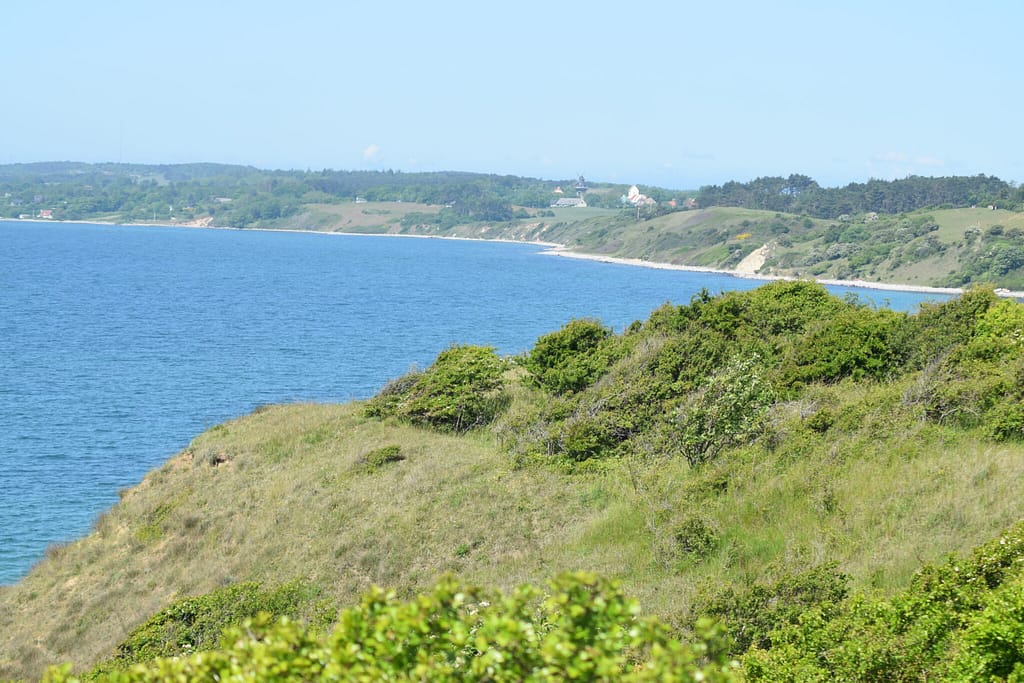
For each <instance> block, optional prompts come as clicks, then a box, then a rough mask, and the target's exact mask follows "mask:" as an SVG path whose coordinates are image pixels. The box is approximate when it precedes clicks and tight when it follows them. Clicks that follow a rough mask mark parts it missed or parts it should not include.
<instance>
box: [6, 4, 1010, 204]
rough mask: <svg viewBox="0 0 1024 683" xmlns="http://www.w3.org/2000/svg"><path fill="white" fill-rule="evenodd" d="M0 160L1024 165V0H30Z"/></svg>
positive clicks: (771, 167) (14, 41) (631, 175)
mask: <svg viewBox="0 0 1024 683" xmlns="http://www.w3.org/2000/svg"><path fill="white" fill-rule="evenodd" d="M5 5H6V6H5V7H3V8H2V9H0V22H2V25H3V27H4V30H3V31H2V36H0V68H2V69H3V78H2V79H0V83H2V84H3V86H2V87H0V93H2V95H0V97H2V99H0V163H13V162H28V161H51V160H75V161H89V162H101V161H119V160H120V161H124V162H137V163H178V162H192V161H213V162H223V163H238V164H251V165H254V166H258V167H261V168H281V169H307V168H309V169H322V168H333V169H346V170H348V169H388V168H391V169H396V170H403V171H421V170H463V171H480V172H488V173H503V174H504V173H510V174H516V175H527V176H537V177H542V178H550V179H561V178H567V177H574V176H575V175H577V174H579V173H583V174H585V175H586V176H587V177H588V178H591V179H593V180H600V181H614V182H629V183H640V184H652V185H661V186H666V187H672V188H697V187H699V186H701V185H706V184H712V183H722V182H725V181H728V180H749V179H752V178H755V177H757V176H762V175H788V174H790V173H803V174H806V175H809V176H811V177H813V178H815V179H816V180H818V181H819V182H821V183H822V184H823V185H828V186H835V185H844V184H846V183H849V182H853V181H864V180H867V179H868V178H900V177H904V176H906V175H910V174H919V175H929V176H931V175H936V176H937V175H974V174H978V173H985V174H989V175H996V176H999V177H1001V178H1003V179H1004V180H1012V181H1024V135H1021V134H1020V133H1021V131H1020V128H1021V121H1022V120H1024V116H1022V113H1024V87H1022V80H1024V78H1022V68H1021V66H1020V63H1021V58H1020V55H1019V50H1018V48H1017V46H1018V45H1019V33H1020V31H1021V29H1022V27H1024V3H1021V2H1019V0H1003V1H998V2H997V1H993V0H980V1H976V2H972V3H960V2H957V3H952V2H941V1H935V0H933V1H932V2H927V3H925V2H917V1H914V0H911V1H907V2H893V1H892V0H887V1H885V2H877V1H875V0H860V1H857V2H845V1H844V2H825V0H820V1H819V2H787V1H786V0H779V1H776V2H763V1H757V2H739V1H737V2H729V1H727V0H726V1H723V2H715V3H701V4H700V5H698V4H696V3H689V2H636V3H624V2H622V3H610V2H603V1H595V2H585V3H580V2H575V3H558V4H552V3H547V2H534V1H533V0H524V1H521V2H505V3H489V2H480V1H476V2H446V1H444V0H438V1H436V2H429V3H424V2H395V1H392V0H375V1H374V2H360V3H351V2H345V1H336V2H327V1H315V0H290V1H289V2H281V1H279V0H278V1H275V2H264V1H262V0H248V1H246V2H235V1H234V0H225V1H222V2H218V1H217V0H206V1H205V2H197V1H194V0H176V1H175V2H146V1H139V0H136V1H134V2H120V1H114V0H94V1H93V2H81V1H80V0H74V1H66V0H33V2H11V3H5Z"/></svg>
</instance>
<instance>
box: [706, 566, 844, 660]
mask: <svg viewBox="0 0 1024 683" xmlns="http://www.w3.org/2000/svg"><path fill="white" fill-rule="evenodd" d="M848 580H849V578H848V577H847V576H845V575H844V574H841V573H839V572H838V571H836V567H835V565H834V564H826V565H822V566H819V567H814V568H813V569H809V570H807V571H805V572H801V573H799V574H784V575H783V576H781V577H780V578H778V579H775V580H773V581H765V582H757V583H754V584H752V585H749V586H745V587H742V588H734V587H732V586H730V587H727V588H725V589H722V590H719V591H717V592H716V593H715V594H714V595H712V596H710V597H708V598H706V599H705V600H702V601H699V605H698V607H697V608H696V610H697V612H698V613H700V614H707V615H709V616H712V617H715V618H718V619H721V620H722V622H723V625H724V627H725V628H726V630H727V632H728V633H729V635H730V636H731V637H732V639H733V642H734V643H735V645H736V652H745V651H746V650H748V649H749V648H750V647H752V646H756V647H758V648H761V649H769V648H770V647H771V645H772V641H771V632H772V631H774V630H776V629H778V628H781V627H783V626H786V625H796V624H797V623H798V618H799V617H800V615H801V614H803V613H804V612H806V611H807V610H809V609H811V608H813V607H818V608H821V607H822V606H825V605H833V604H835V603H838V602H840V601H841V600H843V599H844V598H845V597H846V585H847V582H848Z"/></svg>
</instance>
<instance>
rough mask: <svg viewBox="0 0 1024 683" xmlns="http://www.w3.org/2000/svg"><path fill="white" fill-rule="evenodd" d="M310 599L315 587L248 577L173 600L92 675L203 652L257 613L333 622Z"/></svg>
mask: <svg viewBox="0 0 1024 683" xmlns="http://www.w3.org/2000/svg"><path fill="white" fill-rule="evenodd" d="M316 597H317V590H316V588H314V587H313V586H310V585H308V584H306V583H303V582H301V581H292V582H290V583H286V584H283V585H280V586H275V587H271V588H263V587H262V586H260V585H259V584H258V583H256V582H253V581H249V582H245V583H238V584H234V585H232V586H228V587H227V588H222V589H220V590H216V591H213V592H212V593H207V594H206V595H200V596H196V597H191V598H185V599H183V600H179V601H177V602H175V603H174V604H172V605H170V606H169V607H167V608H165V609H163V610H161V611H160V612H158V613H157V614H155V615H153V616H152V617H151V618H150V619H149V620H147V621H146V622H145V623H143V624H142V625H141V626H139V627H137V628H136V629H134V630H133V631H132V632H131V633H130V634H128V637H127V638H125V640H124V641H123V642H122V643H121V644H120V645H118V646H117V650H116V654H115V655H114V658H113V659H111V660H110V661H108V662H106V663H104V664H102V665H100V666H99V667H97V673H98V672H101V671H113V670H118V669H124V668H126V667H128V666H130V665H132V664H137V663H139V662H147V661H150V660H152V659H156V658H158V657H172V656H178V655H182V654H191V653H193V652H198V651H201V650H209V649H211V648H213V647H216V646H217V644H218V643H219V642H220V638H221V633H222V632H223V631H224V629H225V628H227V627H228V626H232V625H236V624H240V623H242V622H243V621H244V620H246V619H250V618H253V617H256V616H257V615H259V614H265V615H271V616H273V617H274V618H277V617H291V618H292V619H297V618H300V617H301V618H304V619H309V620H310V621H311V623H313V624H314V625H320V626H321V627H323V626H326V625H327V624H329V623H330V622H331V621H333V619H334V611H333V610H331V609H329V608H328V607H327V606H326V604H325V603H321V602H318V601H317V599H316Z"/></svg>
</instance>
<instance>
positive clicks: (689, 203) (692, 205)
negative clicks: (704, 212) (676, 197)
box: [683, 197, 697, 209]
mask: <svg viewBox="0 0 1024 683" xmlns="http://www.w3.org/2000/svg"><path fill="white" fill-rule="evenodd" d="M683 206H685V207H686V208H687V209H696V208H697V200H696V199H694V198H693V197H690V198H689V199H687V200H686V201H685V202H683Z"/></svg>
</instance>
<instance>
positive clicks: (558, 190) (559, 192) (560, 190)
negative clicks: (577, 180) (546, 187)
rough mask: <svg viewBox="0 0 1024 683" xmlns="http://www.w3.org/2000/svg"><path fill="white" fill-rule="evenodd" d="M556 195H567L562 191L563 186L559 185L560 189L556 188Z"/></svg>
mask: <svg viewBox="0 0 1024 683" xmlns="http://www.w3.org/2000/svg"><path fill="white" fill-rule="evenodd" d="M554 193H555V194H565V192H564V191H563V190H562V186H561V185H559V186H558V187H556V188H555V190H554Z"/></svg>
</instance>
